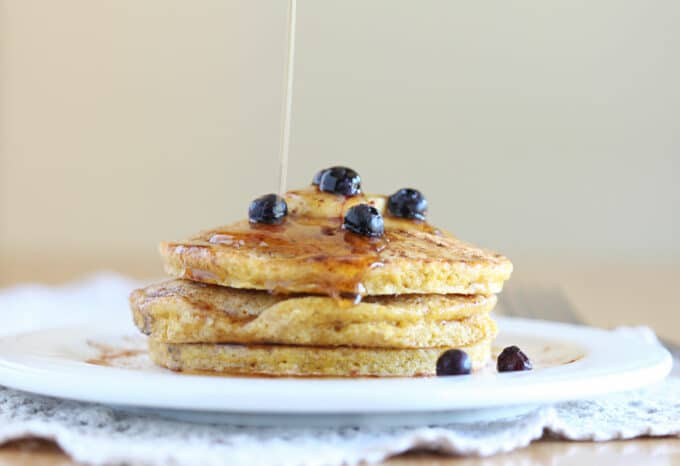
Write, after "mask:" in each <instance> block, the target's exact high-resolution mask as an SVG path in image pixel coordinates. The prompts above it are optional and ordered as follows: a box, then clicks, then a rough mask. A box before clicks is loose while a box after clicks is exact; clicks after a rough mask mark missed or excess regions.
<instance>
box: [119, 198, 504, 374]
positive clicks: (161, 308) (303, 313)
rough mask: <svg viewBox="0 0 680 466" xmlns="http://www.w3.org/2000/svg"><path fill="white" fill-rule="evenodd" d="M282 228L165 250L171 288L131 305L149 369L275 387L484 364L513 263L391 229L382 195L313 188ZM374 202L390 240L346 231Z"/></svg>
mask: <svg viewBox="0 0 680 466" xmlns="http://www.w3.org/2000/svg"><path fill="white" fill-rule="evenodd" d="M285 200H286V203H287V206H288V215H287V217H286V218H285V220H284V221H283V222H282V223H281V224H278V225H266V224H253V223H249V222H248V221H247V220H245V221H242V222H237V223H235V224H231V225H227V226H225V227H220V228H217V229H214V230H209V231H205V232H202V233H200V234H198V235H196V236H194V237H192V238H190V239H189V240H186V241H177V242H165V243H162V244H161V248H160V249H161V254H162V256H163V260H164V264H165V269H166V272H167V273H168V274H169V275H171V276H172V277H174V279H173V280H171V281H168V282H164V283H160V284H157V285H151V286H149V287H147V288H144V289H140V290H136V291H134V292H133V293H132V295H131V297H130V301H131V306H132V310H133V315H134V321H135V324H136V325H137V327H138V328H139V329H140V330H141V331H142V332H143V333H145V334H146V335H149V337H150V338H149V348H150V355H151V357H152V359H153V360H154V361H155V362H156V363H157V364H159V365H161V366H164V367H167V368H170V369H173V370H178V371H186V372H211V373H215V372H217V373H223V374H238V375H270V376H420V375H434V374H435V371H436V363H437V359H438V358H439V356H440V355H441V354H442V353H444V352H445V351H446V350H448V349H451V348H458V349H462V350H463V351H465V352H466V353H467V354H468V356H469V357H470V360H471V362H472V367H473V368H479V367H481V366H483V365H485V364H486V363H487V361H488V360H489V358H490V354H491V343H492V341H493V338H494V337H495V335H496V326H495V323H494V321H493V320H492V319H491V317H490V316H489V312H490V311H491V310H492V309H493V307H494V305H495V304H496V297H495V293H498V292H499V291H500V290H501V288H502V286H503V282H504V281H505V280H507V279H508V278H509V276H510V273H511V272H512V264H511V263H510V261H508V259H506V258H505V257H503V256H501V255H499V254H496V253H493V252H490V251H487V250H483V249H480V248H477V247H474V246H472V245H470V244H467V243H464V242H462V241H460V240H459V239H457V238H455V237H454V236H453V235H451V234H449V233H447V232H444V231H441V230H438V229H436V228H433V227H432V226H430V225H429V224H427V223H424V222H418V221H413V220H407V219H403V218H397V217H393V216H391V215H390V214H389V212H386V209H385V204H386V199H385V197H384V196H372V195H364V194H361V195H358V196H353V197H344V196H338V195H335V194H331V193H325V192H321V191H319V190H318V189H317V188H316V187H311V188H309V189H305V190H299V191H291V192H288V193H287V194H286V196H285ZM360 203H367V204H370V205H372V206H374V207H375V208H377V209H378V210H379V211H380V212H381V213H382V214H383V216H384V227H385V233H384V235H383V236H382V237H380V238H369V237H364V236H361V235H357V234H355V233H352V232H349V231H346V230H344V229H343V228H342V222H343V218H344V215H345V213H346V212H347V210H348V209H349V208H351V207H352V206H355V205H357V204H360Z"/></svg>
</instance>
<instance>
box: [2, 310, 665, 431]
mask: <svg viewBox="0 0 680 466" xmlns="http://www.w3.org/2000/svg"><path fill="white" fill-rule="evenodd" d="M498 321H499V326H500V337H499V338H498V340H497V345H496V346H497V348H498V349H500V348H502V347H504V346H507V345H511V344H514V345H518V346H520V347H521V348H522V349H523V350H524V351H525V352H526V353H527V354H528V355H529V356H530V357H531V359H532V360H533V362H534V366H535V369H534V370H533V371H529V372H515V373H504V374H498V373H496V371H495V369H494V368H493V367H492V365H491V364H490V366H489V367H488V368H486V369H485V370H483V371H481V372H479V373H475V374H472V375H469V376H456V377H432V378H391V379H378V378H364V379H361V378H360V379H322V378H283V379H276V378H247V377H215V376H199V375H185V374H178V373H173V372H171V371H168V370H165V369H161V368H158V367H155V366H154V365H153V364H152V363H151V362H150V361H149V359H148V357H147V356H146V353H145V351H144V347H145V342H144V339H143V338H142V337H140V336H137V335H132V334H130V333H129V323H127V322H125V323H124V324H123V323H121V324H120V326H117V324H116V323H115V321H114V322H110V323H105V324H99V325H96V326H92V325H91V326H86V327H70V328H63V329H51V330H43V331H37V332H32V333H26V334H21V335H14V336H6V337H3V338H1V339H0V384H1V385H5V386H8V387H12V388H15V389H20V390H25V391H29V392H34V393H38V394H43V395H52V396H58V397H63V398H70V399H75V400H82V401H90V402H99V403H105V404H109V405H117V406H119V407H125V408H126V409H149V408H152V409H157V410H158V409H161V410H163V413H164V414H166V415H168V414H169V415H172V416H174V417H182V418H187V417H189V418H191V419H194V420H209V421H216V420H217V421H225V420H226V421H228V422H239V423H246V424H252V423H256V424H279V423H280V420H281V419H283V418H284V416H282V415H286V419H287V421H286V423H289V422H291V421H292V420H294V419H297V420H298V421H299V422H300V423H303V424H310V423H317V422H316V421H314V420H312V421H310V419H309V417H310V416H316V418H317V420H319V419H322V418H323V419H325V422H327V423H332V424H338V423H346V420H345V421H343V420H341V419H340V418H338V416H348V415H349V416H350V419H352V421H351V422H350V423H354V424H357V423H361V422H358V418H357V417H356V416H355V415H356V414H358V413H361V414H363V415H368V416H369V418H370V417H371V416H373V420H376V419H378V418H379V417H380V416H383V417H385V416H386V418H385V419H387V421H386V422H391V423H395V422H396V423H402V424H403V423H410V422H423V420H424V419H425V418H423V417H422V415H423V414H424V413H425V414H427V416H426V418H427V420H428V422H435V421H436V417H437V415H443V416H445V417H446V419H447V420H451V419H456V420H461V419H480V418H497V417H502V416H505V415H509V414H513V413H515V412H516V411H517V410H523V409H526V408H527V407H530V406H535V405H537V404H542V403H549V402H556V401H563V400H571V399H577V398H584V397H592V396H596V395H600V394H604V393H608V392H612V391H619V390H627V389H633V388H638V387H641V386H644V385H648V384H651V383H654V382H656V381H658V380H660V379H662V378H663V377H665V376H666V375H667V374H668V373H669V371H670V369H671V364H672V360H671V357H670V355H669V354H668V352H667V351H666V350H664V349H663V348H662V347H661V346H659V345H658V344H656V343H655V342H653V341H644V340H643V339H641V338H639V337H638V336H637V335H631V334H626V333H625V332H610V331H605V330H599V329H594V328H589V327H582V326H573V325H566V324H558V323H550V322H543V321H531V320H523V319H510V318H499V319H498ZM126 333H127V335H126ZM168 410H171V411H168ZM197 413H203V414H197ZM329 414H332V415H333V416H331V417H328V415H329ZM291 415H297V416H300V415H302V416H303V417H302V418H295V417H294V416H293V417H291ZM319 415H325V417H323V416H319ZM413 415H417V416H416V418H413V419H409V416H411V417H412V416H413ZM230 416H231V417H230ZM234 416H235V417H234ZM258 416H259V417H258ZM395 416H397V417H395ZM272 419H275V420H272ZM276 419H278V420H276ZM383 420H384V419H383Z"/></svg>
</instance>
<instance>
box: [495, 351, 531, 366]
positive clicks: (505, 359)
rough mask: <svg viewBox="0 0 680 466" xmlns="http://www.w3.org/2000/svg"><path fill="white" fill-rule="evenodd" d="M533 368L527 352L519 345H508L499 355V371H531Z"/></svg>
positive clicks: (497, 364)
mask: <svg viewBox="0 0 680 466" xmlns="http://www.w3.org/2000/svg"><path fill="white" fill-rule="evenodd" d="M532 368H533V366H532V364H531V361H530V360H529V358H528V357H527V355H526V354H524V353H523V352H522V350H521V349H519V348H518V347H517V346H514V345H513V346H508V347H507V348H505V349H504V350H503V351H502V352H501V354H499V355H498V361H497V362H496V369H498V372H514V371H530V370H531V369H532Z"/></svg>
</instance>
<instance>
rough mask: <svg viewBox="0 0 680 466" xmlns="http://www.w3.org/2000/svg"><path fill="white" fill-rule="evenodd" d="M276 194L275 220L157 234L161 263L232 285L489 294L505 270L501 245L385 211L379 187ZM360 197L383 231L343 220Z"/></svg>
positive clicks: (340, 292) (339, 292) (172, 270)
mask: <svg viewBox="0 0 680 466" xmlns="http://www.w3.org/2000/svg"><path fill="white" fill-rule="evenodd" d="M285 198H286V202H287V203H288V211H289V213H288V216H287V217H286V218H285V219H284V221H283V223H281V224H280V225H262V224H251V223H249V222H248V221H247V220H245V221H240V222H236V223H234V224H231V225H227V226H223V227H219V228H215V229H212V230H207V231H204V232H202V233H199V234H198V235H196V236H194V237H192V238H190V239H188V240H185V241H169V242H164V243H161V245H160V251H161V255H162V256H163V260H164V263H165V269H166V271H167V272H168V273H169V274H170V275H171V276H174V277H177V278H186V279H190V280H194V281H199V282H204V283H211V284H217V285H222V286H228V287H233V288H247V289H256V290H270V291H275V292H278V293H310V294H322V295H331V296H344V295H353V296H361V295H391V294H423V293H428V294H432V293H435V294H454V293H455V294H492V293H498V292H500V291H501V289H502V286H503V282H504V281H505V280H507V279H508V278H509V277H510V274H511V272H512V264H511V263H510V261H509V260H508V259H506V258H505V257H503V256H501V255H500V254H496V253H494V252H491V251H488V250H485V249H480V248H478V247H475V246H472V245H470V244H468V243H465V242H463V241H461V240H459V239H457V238H455V237H454V236H453V235H451V234H449V233H446V232H443V231H441V230H438V229H436V228H433V227H432V226H430V225H428V224H427V223H423V222H417V221H413V220H405V219H401V218H396V217H393V216H391V215H390V214H389V213H388V212H386V209H385V198H384V196H373V195H359V196H354V197H349V198H347V197H344V196H338V195H334V194H329V193H323V192H320V191H319V190H318V189H316V188H315V187H312V188H309V189H306V190H300V191H291V192H288V193H287V194H286V196H285ZM360 203H368V204H371V205H373V206H375V207H376V208H377V209H378V210H380V211H381V212H382V214H383V216H384V219H385V234H384V235H383V236H382V237H380V238H368V237H364V236H361V235H357V234H354V233H351V232H347V231H345V230H343V228H342V219H343V217H344V214H345V212H346V211H347V209H349V208H350V207H352V206H353V205H356V204H360Z"/></svg>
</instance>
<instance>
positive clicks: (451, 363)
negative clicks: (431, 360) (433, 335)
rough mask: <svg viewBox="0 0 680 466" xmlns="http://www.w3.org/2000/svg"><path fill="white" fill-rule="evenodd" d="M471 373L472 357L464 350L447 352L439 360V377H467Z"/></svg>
mask: <svg viewBox="0 0 680 466" xmlns="http://www.w3.org/2000/svg"><path fill="white" fill-rule="evenodd" d="M471 371H472V363H471V362H470V357H469V356H468V355H467V353H466V352H465V351H463V350H459V349H450V350H447V351H445V352H444V353H442V355H441V356H439V359H437V375H466V374H469V373H470V372H471Z"/></svg>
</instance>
